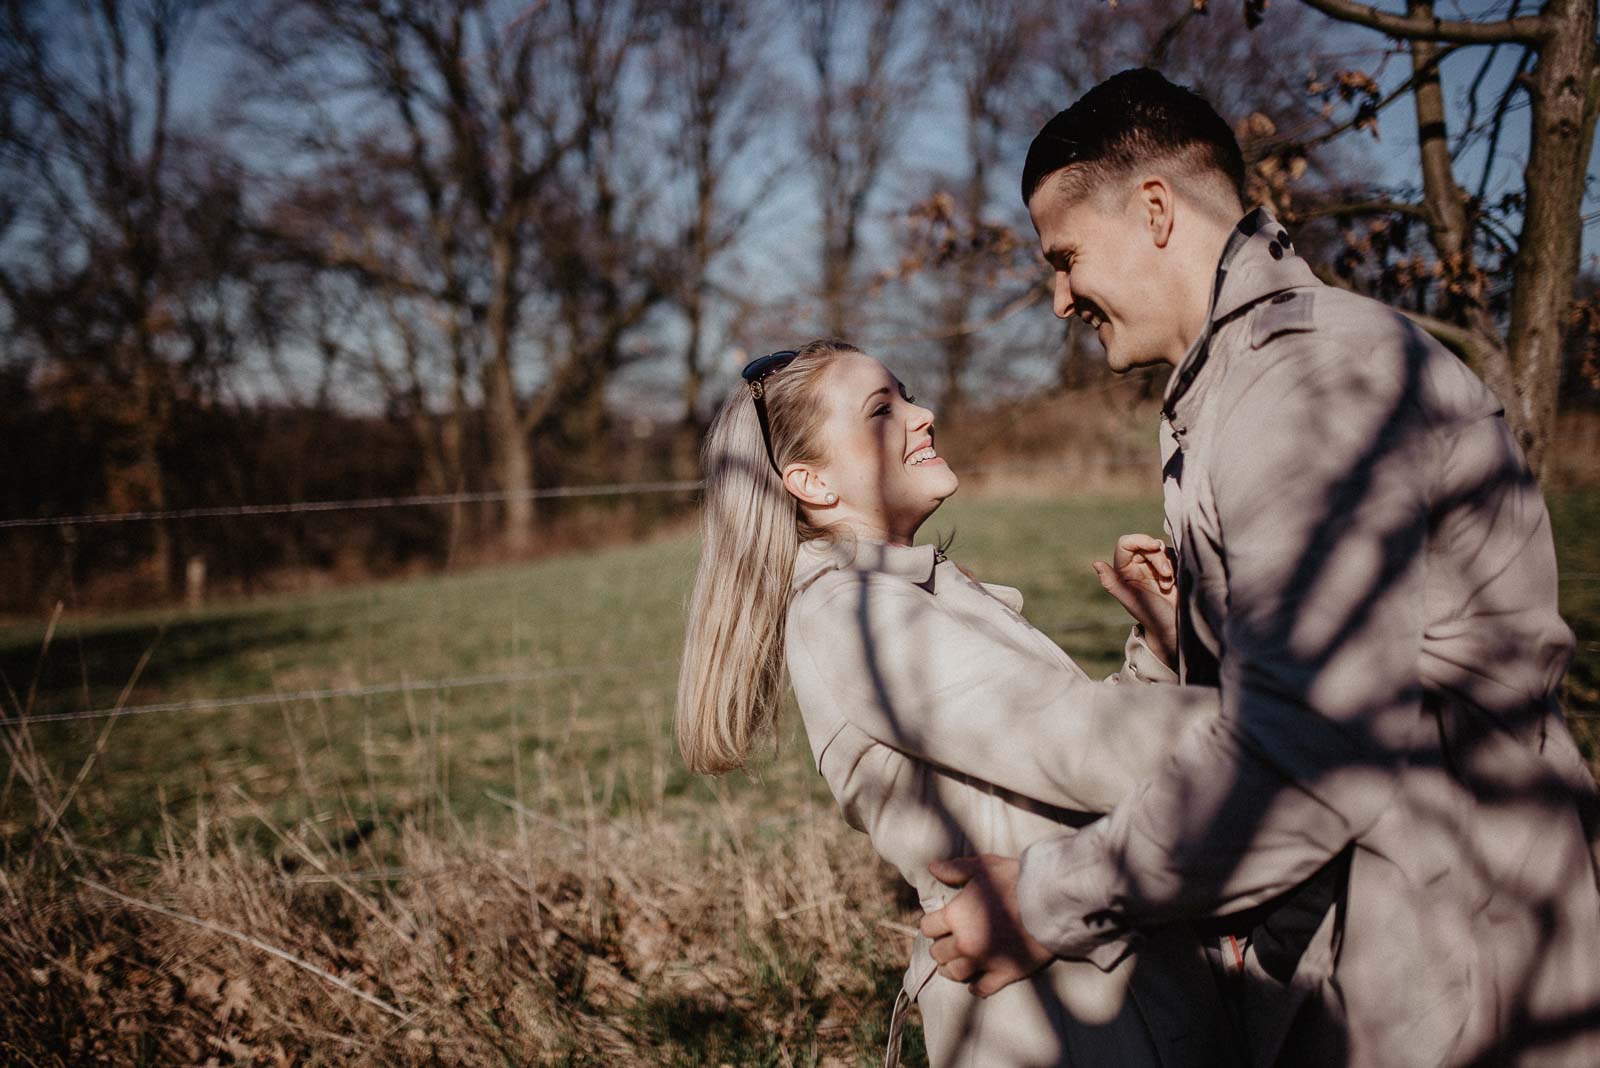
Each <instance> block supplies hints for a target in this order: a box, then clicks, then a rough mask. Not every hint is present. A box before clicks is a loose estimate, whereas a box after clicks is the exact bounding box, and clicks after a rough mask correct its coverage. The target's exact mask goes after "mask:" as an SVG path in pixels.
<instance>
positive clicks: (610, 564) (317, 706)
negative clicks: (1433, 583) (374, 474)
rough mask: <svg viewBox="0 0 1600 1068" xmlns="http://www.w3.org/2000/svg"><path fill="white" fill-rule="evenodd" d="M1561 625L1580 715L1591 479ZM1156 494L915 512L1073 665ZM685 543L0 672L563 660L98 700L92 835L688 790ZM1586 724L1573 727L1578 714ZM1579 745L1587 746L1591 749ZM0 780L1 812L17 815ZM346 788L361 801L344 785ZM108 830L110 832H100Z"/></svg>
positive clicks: (315, 671)
mask: <svg viewBox="0 0 1600 1068" xmlns="http://www.w3.org/2000/svg"><path fill="white" fill-rule="evenodd" d="M1552 514H1553V517H1554V522H1555V527H1556V533H1557V544H1558V549H1559V552H1560V556H1561V563H1562V569H1563V575H1564V577H1565V581H1563V583H1562V587H1561V591H1562V599H1563V600H1562V605H1563V610H1564V611H1565V612H1566V614H1567V617H1568V619H1569V620H1570V621H1571V622H1572V624H1573V626H1574V629H1575V630H1576V631H1577V632H1578V638H1579V652H1578V657H1577V661H1576V663H1575V665H1574V668H1573V671H1572V673H1571V683H1570V689H1569V705H1570V706H1572V707H1573V709H1574V710H1578V711H1584V712H1592V711H1594V709H1595V707H1596V704H1597V701H1596V695H1597V693H1600V643H1597V641H1596V638H1597V637H1600V580H1597V579H1596V577H1595V576H1596V575H1597V574H1600V494H1596V493H1586V494H1567V495H1562V496H1558V497H1556V498H1555V499H1554V500H1552ZM1160 518H1161V512H1160V504H1159V501H1157V500H1155V499H1144V498H1140V499H1133V500H1125V499H1115V498H1094V499H1079V500H1069V501H1059V500H985V499H971V500H968V499H962V498H957V499H956V500H955V501H952V502H951V504H950V505H949V506H947V508H946V509H945V510H943V511H941V512H940V513H939V514H938V515H936V516H935V517H934V519H933V520H932V521H931V522H930V523H929V525H928V527H927V528H926V530H925V534H926V536H927V538H928V539H929V540H932V539H933V538H935V537H938V536H939V535H941V534H945V533H949V532H951V531H953V532H954V534H955V545H954V548H953V549H952V555H953V556H954V557H955V558H956V559H958V560H960V561H961V562H963V563H964V564H966V565H967V566H968V567H970V568H972V569H973V570H974V571H975V572H977V573H978V574H979V576H980V577H982V578H984V579H985V580H987V581H993V582H1000V583H1005V584H1009V585H1014V586H1017V587H1019V588H1020V589H1021V590H1022V592H1023V594H1024V595H1025V597H1026V600H1027V607H1026V611H1027V614H1028V615H1029V617H1030V618H1031V619H1032V620H1033V621H1034V622H1035V623H1036V624H1037V625H1038V626H1040V627H1041V629H1043V630H1045V631H1046V632H1047V633H1049V634H1050V635H1051V636H1052V637H1054V638H1055V639H1056V640H1057V641H1058V642H1060V643H1061V644H1062V645H1063V647H1065V648H1066V649H1067V651H1068V652H1069V653H1071V654H1072V655H1073V656H1074V657H1076V658H1078V659H1079V661H1080V662H1081V663H1083V664H1084V666H1085V667H1086V668H1087V669H1088V670H1090V671H1091V672H1096V673H1104V672H1108V671H1111V670H1114V668H1115V667H1116V664H1117V661H1118V658H1119V656H1120V648H1121V640H1122V637H1123V634H1124V633H1125V626H1124V623H1123V622H1122V620H1121V617H1120V609H1118V608H1117V607H1116V606H1115V605H1114V604H1113V603H1112V602H1111V601H1110V600H1109V599H1108V598H1107V597H1106V596H1105V595H1104V594H1103V593H1102V592H1101V591H1100V588H1099V585H1098V583H1097V581H1096V580H1095V577H1094V575H1093V573H1092V572H1091V571H1090V568H1089V563H1090V561H1091V560H1093V559H1095V558H1096V557H1098V556H1102V555H1104V554H1105V552H1106V551H1107V550H1108V549H1109V547H1110V545H1111V544H1112V542H1113V540H1114V538H1115V537H1116V535H1117V534H1118V533H1121V532H1125V531H1130V530H1147V531H1152V532H1159V531H1160ZM694 561H695V545H694V543H693V541H692V540H691V539H687V538H684V539H676V540H670V541H664V542H660V543H656V544H649V545H644V546H637V547H629V548H623V549H612V550H607V551H604V552H599V553H595V554H592V555H579V556H571V557H565V558H559V559H552V560H546V561H542V562H539V563H535V564H530V565H525V566H508V567H499V568H494V569H489V570H482V571H475V572H472V573H468V574H463V575H447V576H436V577H430V578H425V579H418V580H412V581H407V582H392V583H384V584H377V585H371V586H366V587H362V588H359V589H351V590H343V591H337V592H331V593H326V594H322V595H318V596H312V597H282V598H274V599H265V600H261V601H255V602H248V603H240V604H232V605H223V606H218V607H215V608H209V609H206V610H203V611H200V612H194V613H190V612H185V611H182V610H166V611H160V612H154V611H152V612H142V613H134V614H126V615H115V616H98V617H90V618H83V619H79V618H75V617H73V616H72V615H71V614H70V613H68V614H67V616H66V617H65V618H64V619H63V620H62V621H61V622H60V624H59V625H58V627H57V628H56V632H55V634H54V637H53V639H52V643H51V645H50V647H49V649H48V650H47V651H46V652H45V654H44V655H43V656H42V657H41V655H40V654H41V647H42V644H43V635H44V627H43V626H42V625H31V626H19V627H12V628H9V629H6V630H4V631H0V671H3V672H4V676H5V683H6V684H7V686H8V687H9V688H10V690H11V691H12V693H13V694H14V695H15V697H14V699H15V700H16V701H18V702H26V701H27V694H28V693H29V691H30V690H34V691H36V696H35V697H34V699H33V701H32V705H31V710H32V711H33V712H34V713H35V714H40V713H54V712H63V711H74V710H80V709H84V708H92V709H93V708H104V707H107V706H111V705H113V704H115V703H116V701H117V700H118V696H119V692H120V691H121V690H122V689H123V687H124V686H126V685H127V683H128V681H129V680H130V679H131V678H133V677H134V675H135V671H136V668H137V666H138V664H139V662H140V660H141V658H142V657H144V656H145V655H146V654H147V653H148V662H147V663H146V664H145V666H144V668H143V670H142V671H141V672H139V674H138V677H137V684H136V685H135V686H134V687H133V689H132V691H131V693H130V694H129V695H128V698H127V703H128V704H129V705H141V704H148V703H154V702H163V701H183V700H190V699H199V698H226V697H233V696H240V695H247V694H260V693H274V692H279V693H290V692H294V691H300V690H307V689H323V688H336V687H348V686H360V685H365V684H372V683H384V682H391V681H398V680H427V679H442V678H459V677H463V676H470V675H475V674H482V673H494V672H522V671H540V670H544V669H573V670H575V671H582V672H585V674H578V675H572V676H568V677H560V676H557V677H551V678H544V679H538V680H534V681H527V682H518V683H515V684H510V685H492V686H482V687H472V688H464V689H456V690H449V691H443V692H437V693H415V694H410V695H383V696H372V697H364V698H358V699H357V698H338V699H330V700H323V701H306V700H295V701H291V700H285V701H283V702H281V703H277V704H271V705H263V706H256V707H251V708H238V709H230V710H217V711H202V712H155V713H150V714H147V715H139V716H132V717H127V718H125V719H122V720H119V721H118V722H117V723H116V724H115V725H114V727H112V729H111V733H110V736H109V738H108V740H107V745H106V748H105V751H104V754H103V756H101V757H100V759H99V761H98V764H97V766H96V767H95V768H94V769H93V771H92V772H91V774H90V775H89V777H88V778H87V779H86V782H85V786H84V791H83V795H82V804H81V805H80V806H79V807H78V809H77V810H76V813H77V814H75V815H74V817H73V819H78V818H79V815H81V812H86V811H93V812H97V813H102V814H104V813H111V814H114V818H113V819H112V820H110V821H109V823H107V822H105V821H95V822H96V825H97V826H98V827H99V829H100V833H101V834H102V835H106V834H109V839H110V840H108V841H105V842H104V843H103V844H105V845H107V846H112V847H115V848H120V849H131V850H136V851H140V850H147V849H149V848H151V846H152V845H153V843H154V842H155V839H156V834H157V831H158V828H159V822H160V821H159V812H160V808H161V807H162V806H163V805H164V806H166V807H167V808H168V809H171V810H174V811H179V812H181V811H184V810H185V808H186V806H187V805H188V803H189V801H190V799H192V798H194V797H196V796H197V795H200V794H202V793H206V794H218V793H219V791H220V792H223V793H225V792H226V791H228V790H229V789H231V787H232V786H234V785H237V786H238V787H239V788H240V789H241V790H243V791H245V792H247V793H248V794H249V795H250V796H252V797H254V798H257V799H260V800H261V801H263V802H264V803H267V804H268V805H269V807H270V808H272V809H273V811H275V812H277V813H278V814H279V815H282V816H285V817H291V816H293V817H304V816H307V815H314V814H315V813H316V812H317V811H318V810H325V809H326V808H327V807H328V806H330V805H332V804H333V803H334V802H335V800H337V799H339V798H340V797H341V796H343V797H346V798H348V797H350V796H359V797H361V798H363V799H364V803H370V802H374V801H375V802H377V806H376V807H378V808H380V809H381V810H382V811H383V812H385V813H387V814H389V816H391V817H393V818H399V817H401V816H405V815H411V816H415V815H416V813H417V811H418V807H419V806H425V805H427V804H430V803H431V800H430V799H434V798H439V797H442V798H444V799H445V800H446V802H447V803H448V804H449V806H450V807H451V809H452V815H453V816H454V817H455V818H458V819H462V820H465V821H474V820H486V821H491V822H492V821H495V820H501V819H504V818H506V817H507V815H508V812H507V809H506V808H505V807H504V806H503V805H502V804H500V803H499V802H496V801H494V800H493V799H491V798H490V797H489V796H488V791H499V792H502V793H509V792H510V790H511V784H512V782H513V779H514V777H515V776H514V771H515V769H517V768H520V769H521V773H522V785H523V786H524V787H525V788H527V789H528V790H530V791H533V792H534V794H535V795H536V796H545V797H552V798H554V797H559V798H562V799H565V800H570V799H572V798H574V797H579V798H581V799H583V801H584V803H585V804H587V805H590V806H593V807H594V808H595V809H596V811H598V812H600V813H604V814H611V815H614V814H622V813H627V812H630V811H633V812H636V811H639V810H642V809H646V808H653V807H657V806H663V805H665V806H691V807H692V806H697V805H701V804H705V803H708V802H710V801H711V800H712V799H713V797H714V793H713V789H712V788H711V787H709V786H707V785H706V784H705V783H703V782H700V781H697V780H695V779H694V778H693V777H691V776H689V775H687V774H686V773H685V772H684V771H683V770H682V767H681V765H680V763H679V762H678V760H677V759H676V756H675V753H674V752H673V749H672V744H671V736H670V719H671V707H672V695H673V687H674V679H675V675H674V665H675V660H676V657H677V654H678V650H679V645H680V642H681V640H682V609H683V604H684V601H685V599H686V596H687V590H688V583H689V577H690V573H691V571H692V569H693V566H694ZM795 721H796V717H794V716H792V715H791V716H789V717H788V718H787V720H786V723H785V728H784V730H783V732H782V733H783V738H782V739H781V743H780V751H779V756H778V758H777V759H776V760H775V761H771V762H763V763H762V764H761V765H760V766H759V767H757V768H756V769H755V771H754V772H753V773H751V774H750V775H749V776H745V777H735V778H734V779H733V780H732V781H730V782H729V783H728V784H727V785H726V790H731V791H733V792H734V793H735V794H738V793H752V792H753V793H754V795H755V799H757V800H758V801H759V802H760V803H762V804H769V805H770V806H771V807H772V808H773V809H774V810H775V811H778V812H781V811H782V810H783V808H784V807H785V806H786V805H788V804H790V803H795V802H798V801H800V800H804V799H807V798H809V799H813V800H814V799H816V798H817V797H819V796H823V795H822V794H821V793H820V791H821V789H822V787H821V784H820V781H819V780H818V778H817V776H816V775H815V773H814V772H813V771H812V770H811V768H810V766H809V761H808V760H807V759H806V748H805V745H804V743H803V740H802V739H801V738H800V737H799V735H798V733H797V725H796V722H795ZM105 727H106V723H105V721H103V720H89V721H83V722H75V723H57V724H41V725H39V726H37V727H35V728H34V729H33V730H34V739H35V743H36V745H37V746H38V748H39V749H40V751H41V752H42V753H43V754H44V755H45V757H46V758H47V761H48V762H49V764H50V765H51V766H52V767H53V768H54V769H55V771H56V773H57V774H58V775H62V776H66V777H68V778H70V777H71V776H72V775H73V774H74V773H75V772H76V770H77V768H78V767H79V766H80V762H81V760H82V759H83V756H84V755H85V754H87V753H88V752H90V751H91V750H92V749H93V747H94V745H95V743H96V738H97V736H98V734H99V732H101V731H102V730H103V729H105ZM1585 736H1586V737H1585V740H1586V742H1587V741H1589V738H1588V736H1587V732H1585ZM1591 755H1592V753H1591ZM26 803H27V802H26V799H25V798H24V796H23V792H22V791H20V790H18V789H17V788H16V784H15V783H11V784H9V785H8V786H7V788H6V791H5V795H4V806H5V807H4V808H0V819H4V820H5V821H6V827H7V829H8V830H11V829H15V828H18V827H20V826H22V825H23V824H24V823H25V822H26V820H25V819H24V818H23V813H22V812H21V811H20V810H19V806H23V805H25V804H26ZM355 807H361V806H355ZM107 827H109V828H111V830H109V831H107Z"/></svg>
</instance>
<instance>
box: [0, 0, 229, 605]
mask: <svg viewBox="0 0 1600 1068" xmlns="http://www.w3.org/2000/svg"><path fill="white" fill-rule="evenodd" d="M200 6H201V5H200V4H198V3H195V2H186V0H103V2H97V3H89V2H83V3H78V4H72V5H62V6H61V8H59V9H57V10H54V11H52V12H49V13H46V12H45V11H43V10H42V9H41V8H40V7H39V6H38V5H34V4H28V3H24V2H21V0H7V2H6V3H5V4H4V6H3V7H0V24H3V27H4V28H3V29H0V94H3V95H4V97H5V100H6V104H5V108H4V114H5V116H6V117H5V120H4V123H3V125H0V186H3V187H4V188H5V189H6V193H5V195H4V200H3V202H0V223H3V224H4V225H3V226H0V299H3V301H4V304H5V307H6V310H7V313H8V317H9V324H8V326H9V331H10V333H11V336H12V339H13V345H12V350H13V352H14V353H23V354H30V353H31V354H32V356H33V357H34V358H35V359H36V360H37V361H38V363H39V365H40V368H41V374H42V375H43V376H44V378H45V380H46V386H47V389H48V392H49V394H50V395H51V396H52V397H53V398H54V400H55V402H56V403H58V404H60V405H61V406H63V407H64V408H66V409H68V410H73V411H76V412H77V413H78V414H79V415H80V416H81V417H82V418H83V419H84V420H86V421H88V422H93V423H95V424H98V425H100V426H102V427H105V428H107V432H108V435H109V442H110V447H109V448H108V449H107V450H106V453H105V455H104V457H103V465H104V472H103V478H104V487H103V502H104V504H105V505H108V506H111V507H115V508H132V509H155V510H161V509H164V508H166V507H168V506H169V503H170V497H169V486H168V481H167V478H166V474H165V470H164V465H163V461H162V455H161V453H162V446H163V442H164V440H165V439H166V436H167V433H168V431H169V429H170V426H171V421H172V418H173V414H174V410H175V407H176V405H177V404H178V403H179V402H180V400H183V399H185V398H193V397H194V396H195V395H197V394H201V393H204V392H205V391H207V390H208V389H210V390H215V389H216V388H218V385H219V373H220V372H219V368H221V367H222V366H223V365H225V364H227V363H228V362H229V361H230V360H232V359H234V358H235V357H236V353H237V350H236V347H235V345H234V344H233V340H234V333H233V324H232V322H231V312H230V306H231V302H230V298H229V297H228V295H227V294H225V293H224V292H223V290H224V289H225V288H226V286H227V284H228V279H229V276H230V273H231V272H232V270H233V267H234V265H235V259H234V257H235V253H236V251H237V239H238V238H239V236H240V235H239V234H238V233H237V231H236V230H235V229H234V228H233V227H232V226H231V224H230V219H231V218H232V217H233V214H234V212H235V210H236V208H237V204H238V197H239V191H238V189H237V186H236V185H235V184H234V182H233V179H232V176H231V174H230V173H229V172H228V169H227V168H226V167H224V166H221V165H219V164H218V163H217V161H216V158H215V155H214V146H213V145H212V144H210V143H209V142H207V141H205V140H203V139H202V138H200V137H198V136H197V135H196V134H195V133H194V132H193V131H190V130H186V129H184V128H183V127H182V126H181V125H180V123H179V121H178V120H177V118H175V116H174V112H173V86H174V81H175V78H176V76H177V72H178V64H179V55H180V51H181V48H182V46H183V44H184V43H185V41H186V40H187V39H188V38H189V37H190V36H191V33H192V31H193V29H194V27H195V24H196V19H197V15H198V12H199V9H200ZM47 14H48V17H47ZM172 556H173V552H172V545H171V537H170V532H169V531H168V529H167V527H166V525H165V524H164V523H156V524H154V525H153V527H152V540H151V542H150V558H149V563H150V567H151V570H152V572H153V574H154V575H155V576H156V577H157V579H158V580H159V581H160V582H161V583H163V584H165V583H169V582H171V581H172V580H173V578H174V574H175V573H174V568H173V563H172Z"/></svg>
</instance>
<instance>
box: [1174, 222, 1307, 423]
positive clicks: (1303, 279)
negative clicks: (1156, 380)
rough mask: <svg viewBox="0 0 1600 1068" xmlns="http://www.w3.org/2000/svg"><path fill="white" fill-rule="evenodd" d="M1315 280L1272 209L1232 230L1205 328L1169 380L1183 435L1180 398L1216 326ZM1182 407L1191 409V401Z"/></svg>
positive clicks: (1195, 373) (1201, 361)
mask: <svg viewBox="0 0 1600 1068" xmlns="http://www.w3.org/2000/svg"><path fill="white" fill-rule="evenodd" d="M1314 285H1321V282H1319V281H1318V280H1317V276H1316V275H1315V274H1313V273H1312V272H1311V268H1310V266H1308V265H1307V264H1306V261H1305V260H1303V259H1301V258H1300V257H1299V256H1296V255H1295V254H1294V245H1293V244H1292V243H1291V242H1290V240H1289V233H1288V231H1286V230H1285V229H1284V228H1283V227H1282V226H1281V225H1280V224H1279V222H1278V220H1277V218H1276V217H1275V216H1274V215H1273V214H1272V212H1270V211H1268V210H1267V209H1266V208H1256V209H1255V210H1254V211H1252V212H1250V214H1248V215H1246V216H1245V217H1244V218H1243V219H1240V220H1239V223H1238V225H1237V226H1235V227H1234V228H1233V232H1232V233H1231V234H1229V235H1228V243H1227V244H1226V245H1225V246H1223V250H1222V258H1221V261H1220V262H1219V263H1218V264H1217V275H1216V281H1215V283H1214V284H1213V285H1212V289H1211V306H1210V308H1209V309H1208V310H1207V312H1206V326H1205V329H1204V330H1202V331H1201V333H1200V336H1199V337H1197V338H1195V339H1194V343H1193V344H1191V345H1190V346H1189V351H1188V352H1186V353H1185V354H1184V357H1183V359H1182V360H1180V361H1179V362H1178V367H1177V370H1176V371H1175V372H1174V373H1173V375H1172V377H1171V378H1170V379H1168V381H1167V390H1166V398H1165V404H1164V405H1163V407H1162V413H1163V414H1164V415H1165V416H1166V417H1167V419H1168V420H1169V421H1170V422H1172V423H1173V426H1174V429H1175V430H1177V431H1178V432H1179V434H1180V435H1181V434H1182V433H1183V429H1184V427H1183V424H1184V422H1185V420H1184V419H1183V418H1182V416H1183V412H1182V411H1181V410H1180V403H1181V402H1183V401H1184V400H1185V398H1186V396H1187V395H1189V394H1190V393H1192V392H1193V387H1194V383H1195V380H1196V379H1197V378H1199V376H1200V373H1201V372H1202V371H1203V370H1204V369H1205V364H1206V360H1207V358H1208V357H1209V356H1210V348H1211V337H1212V335H1213V334H1214V333H1215V332H1216V329H1217V327H1218V326H1220V325H1222V324H1223V323H1225V322H1227V321H1228V320H1230V319H1233V318H1234V317H1235V316H1237V315H1239V314H1240V313H1241V312H1244V311H1247V310H1248V309H1250V308H1252V307H1254V306H1255V305H1257V304H1259V303H1260V302H1261V301H1263V300H1266V299H1267V298H1268V297H1270V296H1272V295H1273V294H1275V293H1281V292H1283V291H1284V290H1285V289H1294V288H1297V287H1300V286H1314ZM1190 400H1191V401H1192V400H1193V398H1190ZM1183 407H1184V408H1189V409H1192V407H1193V405H1192V403H1191V404H1186V405H1184V406H1183Z"/></svg>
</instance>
